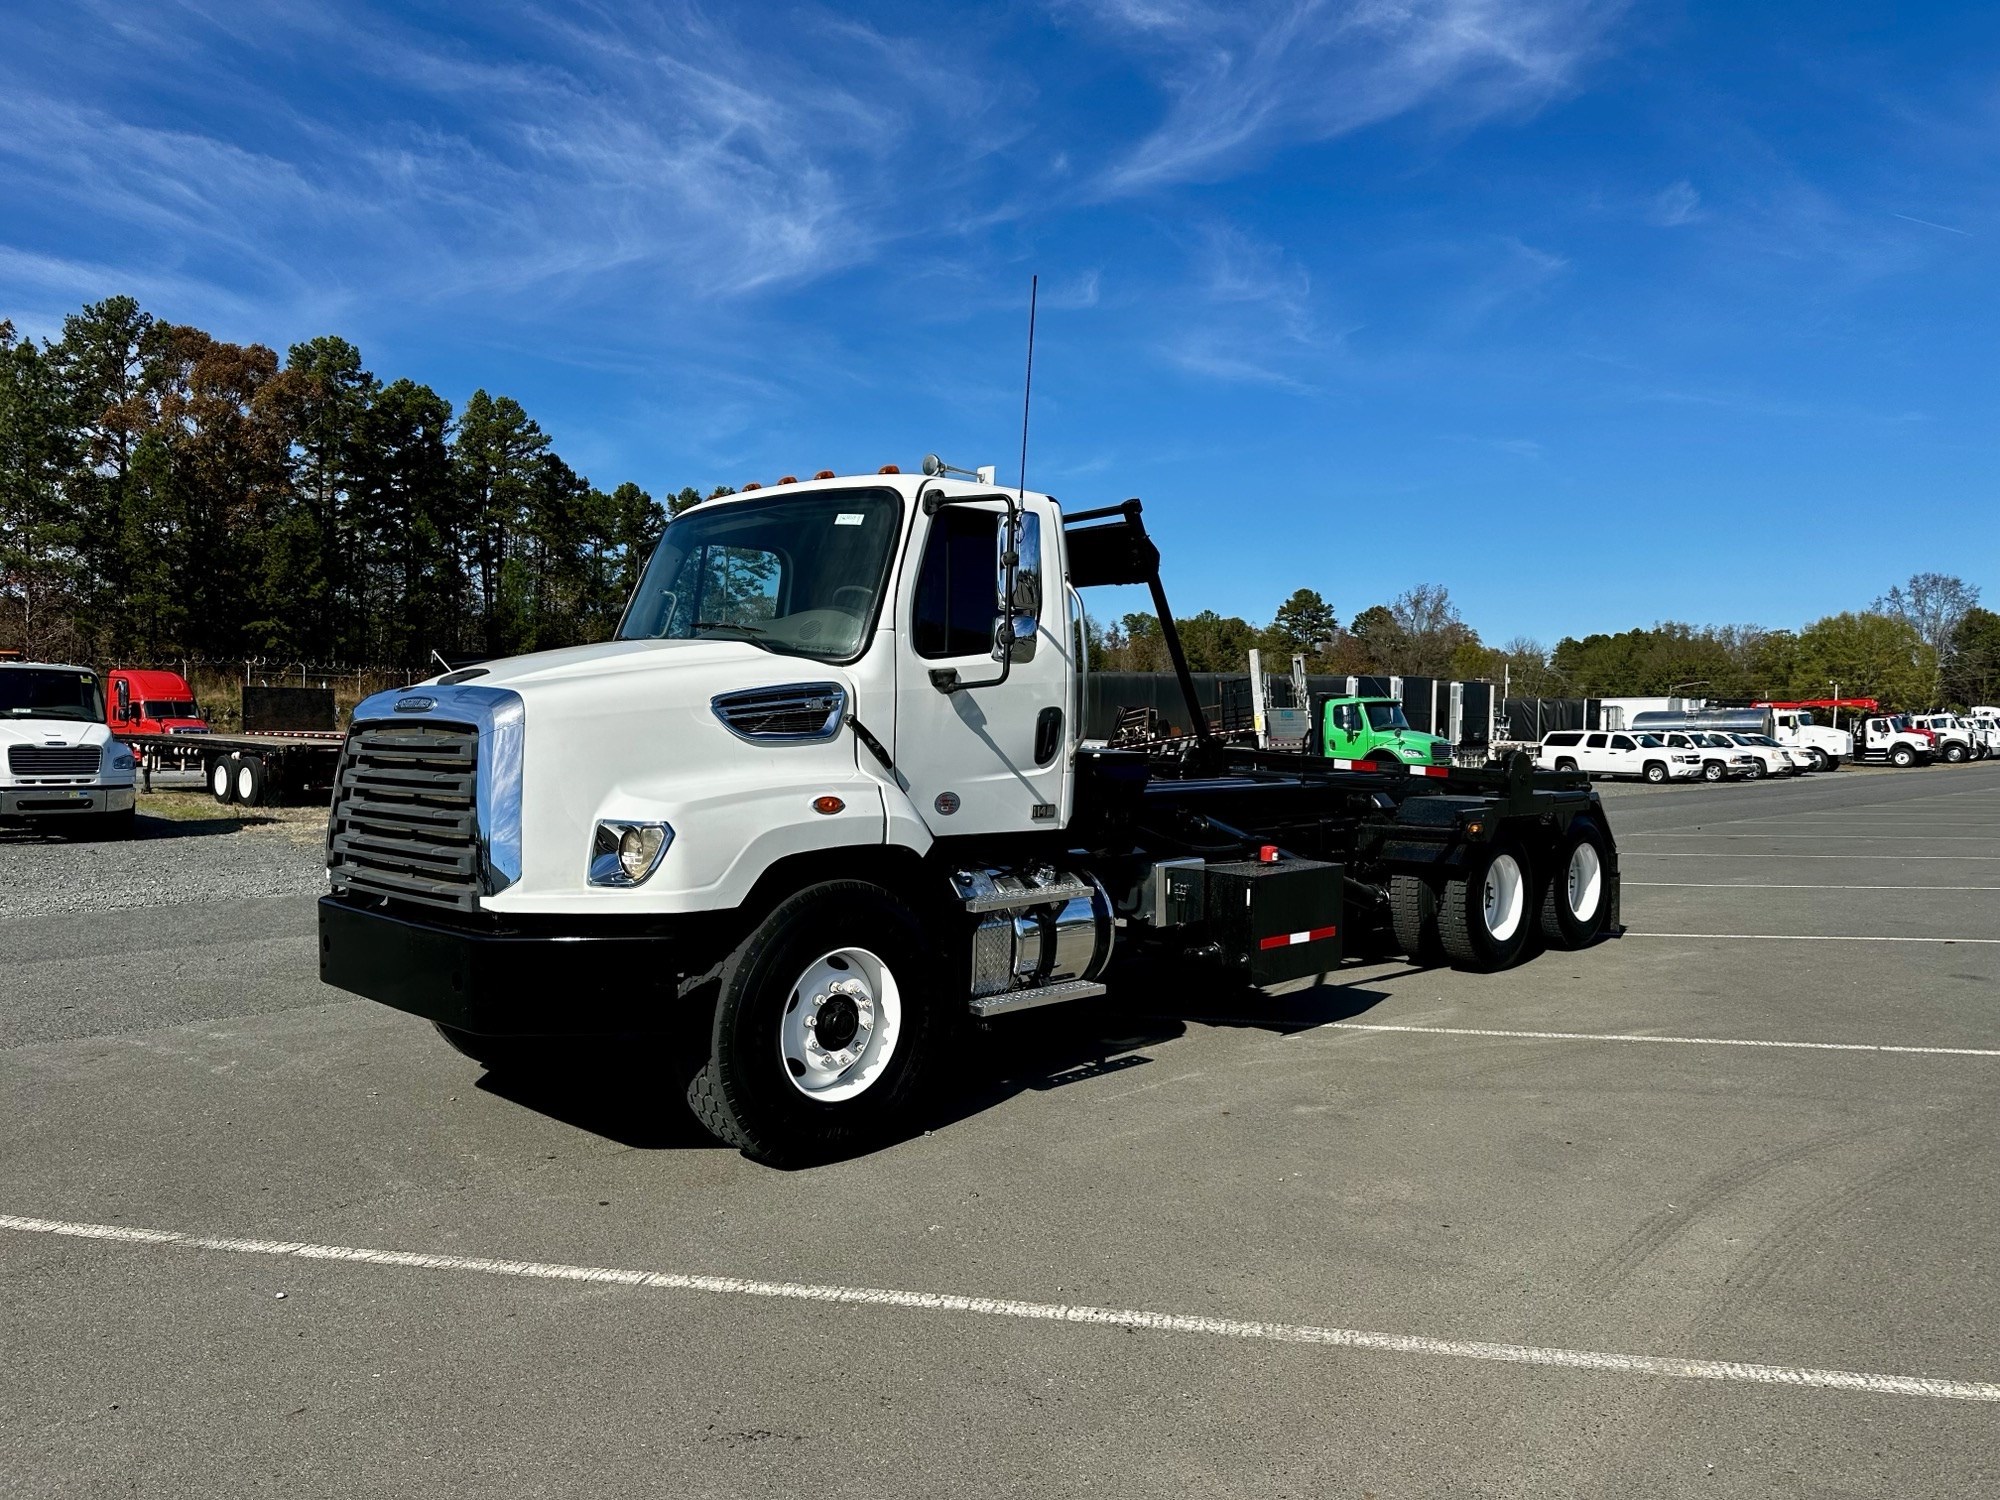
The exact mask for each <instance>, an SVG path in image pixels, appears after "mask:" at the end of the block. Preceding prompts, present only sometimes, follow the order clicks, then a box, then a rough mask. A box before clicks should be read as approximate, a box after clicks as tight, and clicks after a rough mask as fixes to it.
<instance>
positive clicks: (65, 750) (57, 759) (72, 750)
mask: <svg viewBox="0 0 2000 1500" xmlns="http://www.w3.org/2000/svg"><path fill="white" fill-rule="evenodd" d="M99 759H100V756H99V754H98V749H97V746H95V745H61V746H57V745H9V746H8V747H7V769H8V770H10V771H12V772H13V773H14V774H15V775H16V776H94V775H96V774H97V765H98V761H99Z"/></svg>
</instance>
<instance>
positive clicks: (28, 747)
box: [0, 661, 137, 838]
mask: <svg viewBox="0 0 2000 1500" xmlns="http://www.w3.org/2000/svg"><path fill="white" fill-rule="evenodd" d="M0 750H4V752H5V759H4V761H0V823H27V824H28V825H29V826H31V827H33V826H40V827H44V828H51V829H59V830H61V831H63V832H66V833H77V834H85V835H90V836H94V837H97V838H126V837H128V836H130V834H131V832H132V822H133V808H134V806H135V802H136V797H137V793H136V791H135V789H134V785H133V775H134V767H133V761H132V752H131V751H130V750H129V749H127V748H126V747H125V746H124V745H122V744H120V743H119V742H118V741H117V740H115V739H113V738H112V737H111V728H110V726H109V725H107V724H106V723H105V722H104V684H103V682H102V681H101V680H100V679H99V677H98V675H97V673H95V672H93V671H91V670H90V669H89V668H88V667H69V666H58V665H56V664H54V663H51V662H29V661H6V662H0Z"/></svg>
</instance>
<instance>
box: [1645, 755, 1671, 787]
mask: <svg viewBox="0 0 2000 1500" xmlns="http://www.w3.org/2000/svg"><path fill="white" fill-rule="evenodd" d="M1646 779H1647V780H1648V781H1650V782H1652V783H1653V785H1654V786H1658V785H1659V784H1660V783H1661V782H1663V781H1665V780H1666V779H1667V768H1666V764H1665V763H1664V762H1662V761H1657V760H1649V761H1647V762H1646Z"/></svg>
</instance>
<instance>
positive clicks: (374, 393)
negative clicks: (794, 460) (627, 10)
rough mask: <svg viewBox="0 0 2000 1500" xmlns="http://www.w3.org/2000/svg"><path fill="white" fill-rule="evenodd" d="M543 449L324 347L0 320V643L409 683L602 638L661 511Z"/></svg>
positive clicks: (509, 416) (121, 313)
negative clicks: (432, 673) (283, 347)
mask: <svg viewBox="0 0 2000 1500" xmlns="http://www.w3.org/2000/svg"><path fill="white" fill-rule="evenodd" d="M699 498H700V496H699V495H698V494H697V493H696V492H695V491H693V490H682V491H681V492H680V493H679V494H676V495H671V496H668V497H666V498H665V499H664V501H663V500H661V499H656V498H655V497H654V496H652V495H650V494H648V493H647V492H646V491H645V490H643V489H641V488H640V487H639V486H638V485H636V484H632V483H625V484H621V485H619V486H617V487H616V488H615V489H612V490H610V491H606V490H603V489H600V488H597V487H596V486H594V485H592V484H591V483H590V482H589V481H588V480H587V479H586V478H584V477H583V476H582V475H580V474H578V473H577V472H576V471H575V470H574V469H572V468H571V467H570V466H569V465H568V464H566V463H564V462H563V460H562V458H561V457H560V456H559V455H558V454H557V453H556V452H555V450H554V448H553V447H552V446H551V444H550V441H549V437H548V434H547V433H545V432H544V431H543V430H542V429H541V427H540V426H539V425H538V424H537V423H536V422H535V420H534V419H533V418H532V417H530V416H529V415H528V413H527V412H526V411H524V410H523V409H522V407H521V405H520V403H519V402H517V401H515V400H513V399H511V398H509V397H506V396H495V395H491V394H489V393H488V392H486V391H484V390H480V391H475V392H474V393H473V394H472V396H471V398H470V399H469V400H467V401H466V402H465V404H464V406H463V407H462V408H461V409H458V410H454V409H453V407H452V404H451V403H450V402H449V401H448V400H446V399H445V398H444V397H443V396H440V395H439V394H438V393H437V392H436V391H434V390H433V389H431V388H430V387H429V386H427V385H423V384H421V383H419V382H416V381H412V380H407V379H398V380H390V381H384V380H382V379H381V378H379V377H378V376H376V375H375V374H373V373H372V372H371V371H369V370H368V369H367V368H366V367H365V365H364V364H363V361H362V357H361V353H360V351H359V350H358V349H356V348H355V347H354V345H352V344H350V343H348V342H347V341H346V340H345V339H341V338H336V337H330V336H329V337H322V338H315V339H311V340H308V341H307V342H304V343H300V344H294V345H293V346H292V347H291V348H290V349H288V350H287V351H286V353H285V357H284V359H283V360H282V361H281V360H280V359H279V358H278V356H277V354H276V353H275V352H274V351H273V350H271V349H269V348H266V347H265V346H263V345H261V344H232V343H228V342H225V341H223V340H220V339H217V338H214V337H212V336H211V335H209V334H207V333H204V332H203V331H202V330H200V329H198V328H193V327H188V326H185V325H180V324H174V323H169V322H165V321H162V320H160V319H157V318H155V317H153V316H152V315H151V314H150V313H148V312H146V311H144V310H143V309H142V308H141V307H140V306H139V304H138V303H137V302H135V301H134V300H133V299H131V298H129V297H112V298H108V299H106V300H105V301H102V302H98V303H94V304H91V305H90V306H87V307H85V308H83V309H82V310H81V311H80V312H77V313H75V314H73V315H71V316H70V317H69V318H67V319H65V320H64V324H63V329H62V334H61V336H60V337H59V338H56V339H53V340H48V341H44V342H43V343H42V344H40V345H37V344H36V342H35V341H34V340H32V339H28V338H23V337H20V336H19V335H18V334H17V333H16V331H15V329H14V327H13V325H12V324H10V323H4V322H0V647H12V648H14V649H17V650H24V651H26V652H27V653H29V654H30V655H34V656H46V657H58V658H72V659H82V660H94V661H110V660H141V659H153V660H160V659H167V658H171V657H176V656H195V657H209V658H230V657H245V656H261V657H271V658H278V659H285V660H300V661H310V662H352V663H361V662H370V663H387V664H397V665H415V664H418V663H422V662H424V661H425V660H427V659H428V658H429V655H430V653H431V652H433V651H436V652H438V653H440V654H441V655H443V656H446V657H448V658H453V659H456V658H463V657H481V656H495V655H502V654H505V653H509V652H516V651H529V650H537V649H541V648H544V647H550V646H562V645H569V644H573V643H576V642H579V641H590V640H598V639H602V638H604V637H605V636H607V635H609V634H610V632H611V630H612V629H613V628H614V626H615V625H616V622H617V618H618V614H619V611H620V610H621V609H622V608H623V605H624V601H625V599H626V596H627V594H628V593H629V592H630V590H631V587H632V584H633V582H634V580H635V578H636V575H637V570H638V569H639V568H640V567H641V566H642V565H643V563H644V561H645V558H646V556H647V554H648V552H649V551H650V549H651V547H652V544H653V542H654V541H655V540H656V539H657V537H658V536H659V532H660V528H661V527H662V526H663V525H664V524H665V521H666V518H667V516H668V515H669V514H670V513H672V512H673V511H675V510H678V509H680V508H681V507H683V506H685V505H687V504H690V503H692V502H694V501H695V500H698V499H699Z"/></svg>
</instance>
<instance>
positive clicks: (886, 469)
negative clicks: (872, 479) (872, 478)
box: [875, 464, 903, 474]
mask: <svg viewBox="0 0 2000 1500" xmlns="http://www.w3.org/2000/svg"><path fill="white" fill-rule="evenodd" d="M875 472H876V473H877V474H900V473H902V472H903V471H902V470H901V469H899V468H897V467H896V466H895V465H894V464H884V465H882V467H881V468H879V469H877V470H876V471H875Z"/></svg>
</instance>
